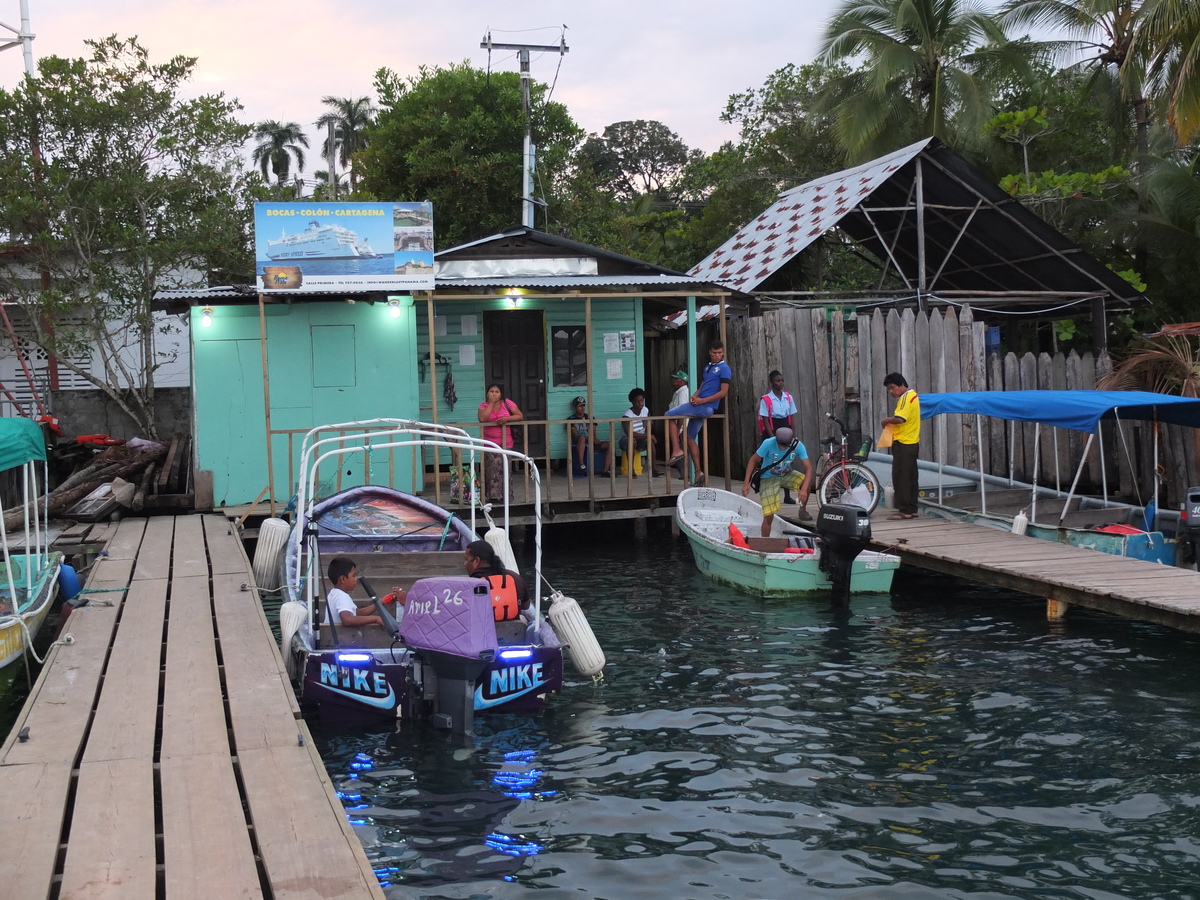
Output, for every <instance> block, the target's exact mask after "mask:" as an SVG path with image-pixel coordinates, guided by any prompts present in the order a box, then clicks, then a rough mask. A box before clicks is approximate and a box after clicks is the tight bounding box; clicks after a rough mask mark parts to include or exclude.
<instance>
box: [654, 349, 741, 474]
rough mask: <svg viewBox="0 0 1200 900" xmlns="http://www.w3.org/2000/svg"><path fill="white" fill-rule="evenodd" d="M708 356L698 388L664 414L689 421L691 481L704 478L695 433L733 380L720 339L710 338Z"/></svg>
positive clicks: (715, 407)
mask: <svg viewBox="0 0 1200 900" xmlns="http://www.w3.org/2000/svg"><path fill="white" fill-rule="evenodd" d="M708 359H709V363H708V365H707V366H705V367H704V373H703V374H702V375H701V376H700V388H699V390H697V391H696V393H694V394H692V396H691V397H690V398H689V400H690V402H688V403H681V404H680V405H679V406H675V407H672V408H671V409H668V410H667V415H668V416H671V417H672V418H686V419H687V420H688V425H687V449H688V453H689V454H690V455H691V457H692V465H693V466H695V469H696V479H695V480H694V481H693V482H692V484H704V479H705V475H704V472H703V470H702V469H701V468H700V445H699V444H697V443H696V436H697V435H699V434H700V429H701V428H702V427H703V425H704V420H705V419H707V418H708V417H709V416H711V415H712V414H713V413H715V412H716V411H717V407H718V406H720V405H721V401H722V400H724V399H725V395H726V394H728V393H729V383H730V382H731V381H733V371H732V370H731V369H730V368H729V364H728V363H726V362H725V345H724V344H722V343H721V342H720V341H713V342H712V343H711V344H709V345H708ZM682 457H683V454H682V453H678V454H676V455H675V456H673V457H671V458H670V459H669V460H667V465H668V466H670V465H674V464H675V463H677V462H678V461H679V460H680V459H681V458H682Z"/></svg>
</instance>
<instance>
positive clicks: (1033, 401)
mask: <svg viewBox="0 0 1200 900" xmlns="http://www.w3.org/2000/svg"><path fill="white" fill-rule="evenodd" d="M946 413H963V414H966V415H973V414H975V413H978V414H979V415H982V416H993V417H994V418H997V419H1009V420H1011V421H1014V422H1041V423H1043V424H1046V425H1057V426H1058V427H1060V428H1070V429H1072V430H1074V431H1086V432H1088V433H1089V434H1094V433H1095V432H1096V425H1097V423H1098V422H1099V421H1100V420H1101V419H1109V420H1114V419H1121V420H1123V421H1124V420H1129V419H1157V420H1158V421H1160V422H1167V423H1170V424H1172V425H1188V426H1190V427H1192V428H1200V400H1196V399H1193V398H1191V397H1175V396H1173V395H1171V394H1152V393H1150V392H1149V391H976V392H972V393H959V394H921V418H922V419H928V418H931V417H932V416H940V415H944V414H946Z"/></svg>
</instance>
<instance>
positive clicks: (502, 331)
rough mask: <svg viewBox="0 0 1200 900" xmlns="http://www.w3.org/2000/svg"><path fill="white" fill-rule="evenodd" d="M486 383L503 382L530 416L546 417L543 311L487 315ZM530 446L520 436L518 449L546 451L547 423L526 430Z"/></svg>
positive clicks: (508, 394)
mask: <svg viewBox="0 0 1200 900" xmlns="http://www.w3.org/2000/svg"><path fill="white" fill-rule="evenodd" d="M483 366H484V370H485V373H486V378H485V384H493V383H495V384H499V385H500V386H501V387H503V388H504V395H505V396H506V397H510V398H512V400H513V401H515V402H516V404H517V406H519V407H520V408H521V412H522V413H524V414H525V418H526V419H544V418H546V326H545V322H544V321H543V317H542V312H541V310H525V309H507V310H499V311H496V312H485V313H484V314H483ZM525 431H526V436H527V439H528V441H529V444H528V449H526V447H525V444H524V443H523V442H522V440H521V437H520V435H518V436H517V439H516V442H515V444H514V448H515V449H517V450H522V451H524V452H526V453H528V454H529V455H530V456H533V457H539V456H543V455H545V453H546V428H545V426H537V427H528V428H526V429H525Z"/></svg>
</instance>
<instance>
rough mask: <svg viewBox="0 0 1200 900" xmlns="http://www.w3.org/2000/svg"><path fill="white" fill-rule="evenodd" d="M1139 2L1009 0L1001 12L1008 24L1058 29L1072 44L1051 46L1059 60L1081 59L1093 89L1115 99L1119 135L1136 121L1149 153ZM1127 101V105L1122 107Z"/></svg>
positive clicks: (1141, 145)
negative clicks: (1131, 119) (1063, 56)
mask: <svg viewBox="0 0 1200 900" xmlns="http://www.w3.org/2000/svg"><path fill="white" fill-rule="evenodd" d="M1142 6H1143V0H1011V2H1010V3H1009V4H1008V5H1007V6H1006V7H1005V9H1004V11H1003V12H1002V13H1001V19H1002V21H1003V22H1004V23H1005V24H1007V25H1017V26H1031V27H1034V28H1052V29H1056V30H1062V31H1063V32H1065V33H1066V34H1068V35H1070V36H1071V37H1070V39H1068V40H1065V41H1057V42H1055V43H1054V44H1053V45H1049V46H1052V47H1053V48H1054V49H1055V50H1056V51H1057V52H1058V54H1059V55H1060V56H1062V55H1069V56H1071V57H1079V56H1082V60H1081V62H1080V63H1079V65H1081V66H1084V67H1086V68H1090V69H1091V70H1092V75H1093V78H1092V88H1093V90H1095V91H1096V92H1098V93H1100V94H1102V95H1103V94H1106V93H1107V94H1110V95H1111V96H1112V97H1114V98H1116V99H1117V103H1116V104H1115V108H1114V114H1115V117H1116V119H1117V122H1118V123H1119V124H1118V126H1117V133H1118V135H1121V134H1127V132H1126V131H1125V129H1126V128H1127V127H1128V125H1127V123H1128V121H1129V116H1130V115H1131V114H1132V117H1133V120H1134V127H1135V134H1136V147H1137V151H1138V152H1139V153H1143V154H1144V153H1148V152H1149V149H1150V146H1149V131H1150V117H1149V108H1148V106H1149V104H1148V101H1147V99H1146V96H1145V82H1146V59H1147V54H1146V53H1145V52H1143V51H1142V50H1141V49H1140V47H1139V42H1138V41H1137V39H1136V38H1137V33H1138V30H1139V27H1140V26H1139V22H1140V14H1141V9H1142ZM1121 100H1124V101H1127V103H1128V105H1125V103H1122V102H1120V101H1121Z"/></svg>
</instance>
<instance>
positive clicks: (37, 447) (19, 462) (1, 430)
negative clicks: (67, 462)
mask: <svg viewBox="0 0 1200 900" xmlns="http://www.w3.org/2000/svg"><path fill="white" fill-rule="evenodd" d="M45 458H46V439H45V438H44V437H43V436H42V429H41V426H39V425H38V424H37V423H36V422H34V421H33V419H0V472H2V471H4V470H5V469H15V468H17V467H18V466H23V465H25V463H27V462H32V461H33V460H35V459H40V460H44V459H45Z"/></svg>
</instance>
